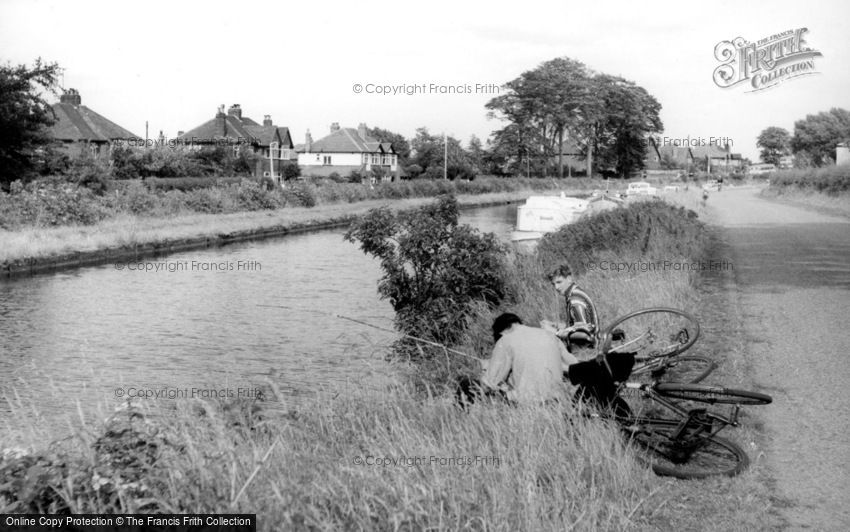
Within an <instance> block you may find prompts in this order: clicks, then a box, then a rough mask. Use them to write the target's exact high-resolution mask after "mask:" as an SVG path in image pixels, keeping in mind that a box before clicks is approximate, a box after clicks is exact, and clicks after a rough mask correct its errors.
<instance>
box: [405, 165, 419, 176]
mask: <svg viewBox="0 0 850 532" xmlns="http://www.w3.org/2000/svg"><path fill="white" fill-rule="evenodd" d="M404 171H405V172H407V174H408V175H409V176H410V177H411V178H413V179H415V178H417V177H419V175H420V174H421V173H422V167H421V166H419V165H418V164H411V165H410V166H408V167H407V168H405V169H404Z"/></svg>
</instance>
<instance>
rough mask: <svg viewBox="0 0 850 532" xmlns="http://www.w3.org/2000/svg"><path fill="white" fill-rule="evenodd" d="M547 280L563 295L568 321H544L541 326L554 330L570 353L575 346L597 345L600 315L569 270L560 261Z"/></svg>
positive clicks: (590, 346) (588, 346) (591, 346)
mask: <svg viewBox="0 0 850 532" xmlns="http://www.w3.org/2000/svg"><path fill="white" fill-rule="evenodd" d="M548 277H549V281H550V282H551V283H552V286H553V287H555V290H557V291H558V293H559V294H561V295H562V296H564V300H565V302H566V306H567V322H566V323H563V322H562V323H553V322H550V321H546V320H544V321H543V322H541V327H543V328H545V329H548V330H550V331H552V332H554V333H555V334H556V335H557V336H558V337H559V338H560V339H561V340H563V341H564V343H566V344H567V348H568V349H569V350H570V352H573V349H574V348H593V347H596V333H597V330H598V328H599V318H598V315H597V313H596V307H595V306H594V305H593V301H592V300H591V299H590V296H589V295H587V293H586V292H585V291H584V290H582V289H581V288H579V287H578V285H577V284H576V282H575V277H574V275H573V271H572V269H571V268H570V267H569V266H568V265H566V264H562V265H560V266H558V267H557V268H555V269H554V270H552V272H551V273H549V275H548Z"/></svg>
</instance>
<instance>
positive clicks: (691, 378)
mask: <svg viewBox="0 0 850 532" xmlns="http://www.w3.org/2000/svg"><path fill="white" fill-rule="evenodd" d="M716 368H717V364H715V363H714V362H712V361H711V360H710V359H708V358H706V357H702V356H672V357H665V358H659V359H655V360H650V361H648V362H647V363H646V364H644V365H640V366H636V367H635V369H634V370H632V375H631V377H630V379H631V380H637V381H639V382H640V381H648V380H652V381H660V380H666V381H672V382H684V383H690V384H693V383H697V382H700V381H702V380H703V379H705V378H706V377H708V375H709V374H710V373H711V372H712V371H714V370H715V369H716Z"/></svg>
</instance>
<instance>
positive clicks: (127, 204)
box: [0, 178, 602, 231]
mask: <svg viewBox="0 0 850 532" xmlns="http://www.w3.org/2000/svg"><path fill="white" fill-rule="evenodd" d="M198 181H199V180H198V179H194V180H193V179H188V178H186V179H174V180H171V179H151V180H149V181H144V182H143V181H138V180H131V181H112V182H111V184H110V186H109V190H107V191H104V192H102V193H101V194H97V193H95V192H94V191H92V190H91V189H90V188H88V187H84V186H79V185H76V184H74V183H69V182H67V181H65V180H62V179H43V180H38V181H34V182H32V183H29V184H27V185H22V184H20V183H13V184H12V187H11V190H10V192H8V193H5V192H0V229H5V230H7V231H15V230H20V229H23V228H38V227H57V226H66V225H93V224H96V223H98V222H100V221H103V220H109V219H114V218H118V217H121V216H136V217H139V218H147V217H149V218H168V217H178V216H185V215H192V214H229V213H236V212H251V211H264V210H265V211H268V210H276V209H282V208H293V207H315V206H316V205H329V204H335V203H357V202H361V201H367V200H393V199H404V198H420V197H434V196H438V195H440V194H490V193H499V192H516V191H543V190H558V189H569V190H573V191H575V190H582V189H590V188H591V187H599V186H600V185H601V183H602V182H601V181H592V180H586V179H569V180H556V179H526V178H514V179H501V178H479V179H476V180H474V181H461V180H456V181H447V180H443V179H438V180H431V179H418V180H410V181H399V182H393V183H380V184H377V185H373V186H369V185H361V184H359V183H341V182H336V181H334V180H332V179H315V180H305V181H300V182H295V183H289V184H287V185H286V187H285V188H280V187H276V186H272V187H266V186H263V185H262V184H261V183H258V182H257V181H254V180H250V179H242V180H233V179H214V178H201V179H200V181H203V183H198Z"/></svg>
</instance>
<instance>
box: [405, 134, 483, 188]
mask: <svg viewBox="0 0 850 532" xmlns="http://www.w3.org/2000/svg"><path fill="white" fill-rule="evenodd" d="M445 144H448V149H447V150H446V149H445V147H444V146H445ZM445 144H444V142H443V137H442V135H440V136H435V135H431V134H430V133H428V128H424V127H420V128H419V129H417V130H416V136H415V137H414V138H413V140H412V141H411V142H410V145H411V150H412V153H413V156H412V158H411V161H412V162H413V163H414V164H416V165H418V166H420V167H421V168H422V169H423V172H424V173H425V174H426V175H428V176H431V177H436V176H437V175H438V174H439V176H440V177H442V174H443V158H444V156H445V157H447V159H448V166H449V167H458V168H465V169H468V170H469V171H470V172H471V171H472V170H471V168H472V164H471V162H470V158H469V154H468V153H467V152H466V150H464V149H463V146H462V145H461V143H460V141H459V140H457V139H456V138H454V137H452V136H447V137H446V141H445ZM444 150H445V151H444ZM438 171H439V172H438Z"/></svg>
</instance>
